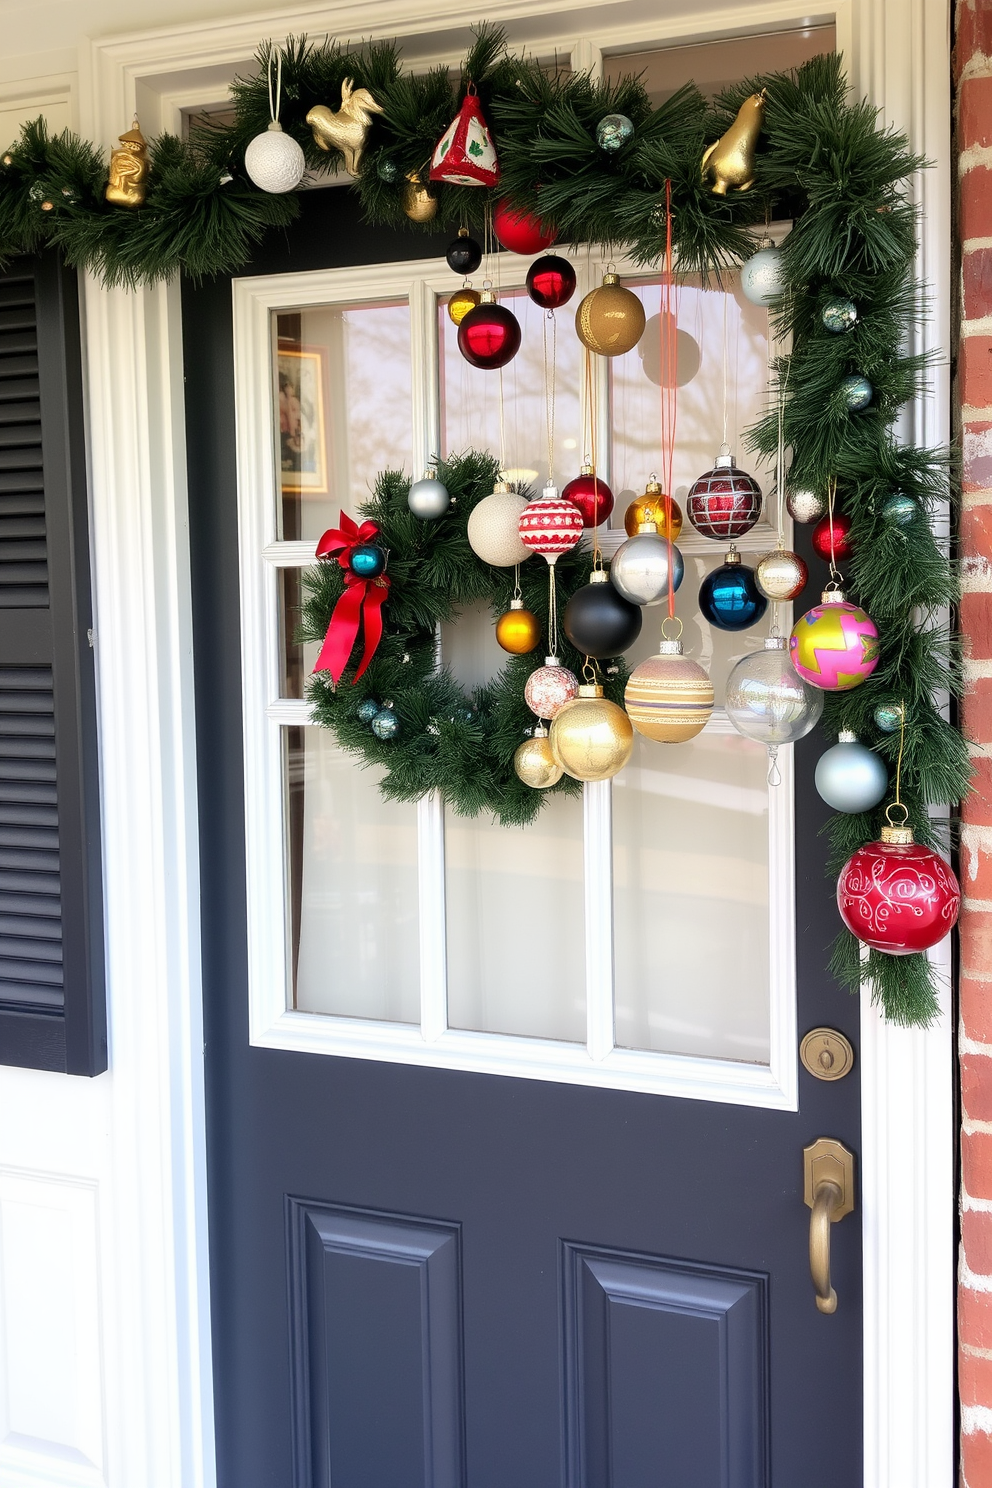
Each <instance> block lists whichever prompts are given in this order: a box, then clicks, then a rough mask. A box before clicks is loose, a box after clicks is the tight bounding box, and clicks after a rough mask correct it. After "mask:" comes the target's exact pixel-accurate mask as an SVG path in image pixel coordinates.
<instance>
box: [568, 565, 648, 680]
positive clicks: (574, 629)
mask: <svg viewBox="0 0 992 1488" xmlns="http://www.w3.org/2000/svg"><path fill="white" fill-rule="evenodd" d="M642 618H643V612H642V610H641V607H640V605H635V604H631V603H630V600H629V599H624V597H623V595H622V594H618V593H617V591H616V589H614V587H613V585H612V584H611V583H610V582H609V579H608V577H607V574H606V572H605V570H603V569H596V570H594V571H593V573H592V574H591V575H590V580H589V583H588V584H586V585H585V587H584V588H582V589H576V591H575V593H574V594H573V595H572V597H571V599H570V600H569V601H568V604H567V605H566V606H565V613H564V615H563V616H562V625H563V627H564V630H565V634H566V635H567V636H568V639H569V640H570V641H571V643H572V645H573V646H574V647H575V649H576V651H580V652H581V653H582V655H583V656H593V657H596V658H598V659H602V658H603V657H606V656H619V655H620V653H621V651H626V650H627V648H628V647H629V646H632V645H633V644H634V642H635V641H636V640H637V637H638V636H639V635H640V633H641V622H642Z"/></svg>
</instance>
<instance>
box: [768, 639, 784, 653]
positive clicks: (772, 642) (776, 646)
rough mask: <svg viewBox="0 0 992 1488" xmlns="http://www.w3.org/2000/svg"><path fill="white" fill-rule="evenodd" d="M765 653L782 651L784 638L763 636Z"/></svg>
mask: <svg viewBox="0 0 992 1488" xmlns="http://www.w3.org/2000/svg"><path fill="white" fill-rule="evenodd" d="M765 650H766V651H784V650H785V636H765Z"/></svg>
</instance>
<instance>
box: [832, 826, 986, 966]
mask: <svg viewBox="0 0 992 1488" xmlns="http://www.w3.org/2000/svg"><path fill="white" fill-rule="evenodd" d="M960 907H961V888H960V886H959V884H958V881H957V878H956V877H955V875H954V872H953V869H952V868H951V867H950V865H949V864H948V863H945V861H944V859H943V858H942V857H941V856H940V854H939V853H935V852H934V851H933V850H932V849H931V848H929V847H924V846H922V844H920V843H918V842H914V840H913V834H912V832H911V831H910V829H909V828H908V827H883V828H882V836H881V839H880V841H878V842H869V843H867V844H866V845H865V846H864V847H860V848H858V851H857V852H856V853H854V854H853V856H852V857H850V858H849V859H848V861H847V862H846V863H845V864H844V867H843V868H842V870H841V875H840V878H839V879H838V880H837V908H838V909H839V910H840V917H841V919H842V920H843V921H844V924H845V925H846V926H847V928H848V929H849V930H850V931H851V932H852V934H854V935H856V936H857V937H858V939H859V940H860V941H863V942H864V944H865V945H867V946H871V947H872V949H873V950H876V951H884V952H885V953H886V955H889V956H911V955H913V953H914V952H915V951H927V950H929V949H930V947H931V946H934V945H936V944H937V942H938V941H939V940H943V938H944V936H945V935H946V934H947V932H948V931H949V930H952V929H953V928H954V926H955V924H956V923H957V918H958V911H959V909H960Z"/></svg>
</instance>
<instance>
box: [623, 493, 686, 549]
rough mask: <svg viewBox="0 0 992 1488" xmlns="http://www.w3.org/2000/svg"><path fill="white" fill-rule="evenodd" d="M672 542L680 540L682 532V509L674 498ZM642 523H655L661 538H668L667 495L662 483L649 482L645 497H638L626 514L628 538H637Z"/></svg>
mask: <svg viewBox="0 0 992 1488" xmlns="http://www.w3.org/2000/svg"><path fill="white" fill-rule="evenodd" d="M671 507H672V542H676V541H677V540H678V535H679V533H680V532H681V531H682V508H681V507H680V506H679V504H678V502H677V501H676V500H675V499H674V497H673V498H672V503H671ZM642 522H653V523H654V524H655V526H656V527H657V529H658V536H659V537H664V538H667V537H668V531H667V528H666V523H665V493H664V491H663V490H662V489H661V482H660V481H656V480H649V481H648V483H647V485H646V486H645V487H644V495H643V496H638V497H637V499H636V500H635V501H632V502H631V503H630V505H629V506H628V508H627V510H626V511H625V512H624V517H623V525H624V529H625V531H626V533H627V536H628V537H636V536H637V529H638V528H639V527H640V525H641V523H642Z"/></svg>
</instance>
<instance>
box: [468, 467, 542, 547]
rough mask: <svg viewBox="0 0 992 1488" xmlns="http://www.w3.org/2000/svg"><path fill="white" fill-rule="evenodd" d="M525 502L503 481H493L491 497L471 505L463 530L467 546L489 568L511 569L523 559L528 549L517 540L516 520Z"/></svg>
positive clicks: (525, 504) (518, 521) (525, 505)
mask: <svg viewBox="0 0 992 1488" xmlns="http://www.w3.org/2000/svg"><path fill="white" fill-rule="evenodd" d="M527 505H528V502H527V498H526V497H525V496H518V495H517V494H516V493H515V492H514V491H511V490H510V488H509V486H508V485H507V484H506V482H505V481H500V482H499V483H498V484H497V486H496V489H495V490H494V491H493V493H492V495H491V496H484V497H483V498H482V500H481V501H480V502H479V504H478V506H476V507H475V508H473V511H472V514H471V516H470V517H469V519H468V526H467V529H466V535H467V537H468V544H469V547H470V548H471V549H472V552H473V553H474V554H475V556H476V557H477V558H481V559H482V561H483V563H491V564H492V566H493V568H512V567H513V565H514V564H515V563H525V562H526V560H527V559H528V558H529V557H530V548H528V547H527V546H526V544H525V543H522V542H521V541H520V528H519V523H520V513H521V512H522V511H525V510H526V508H527Z"/></svg>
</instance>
